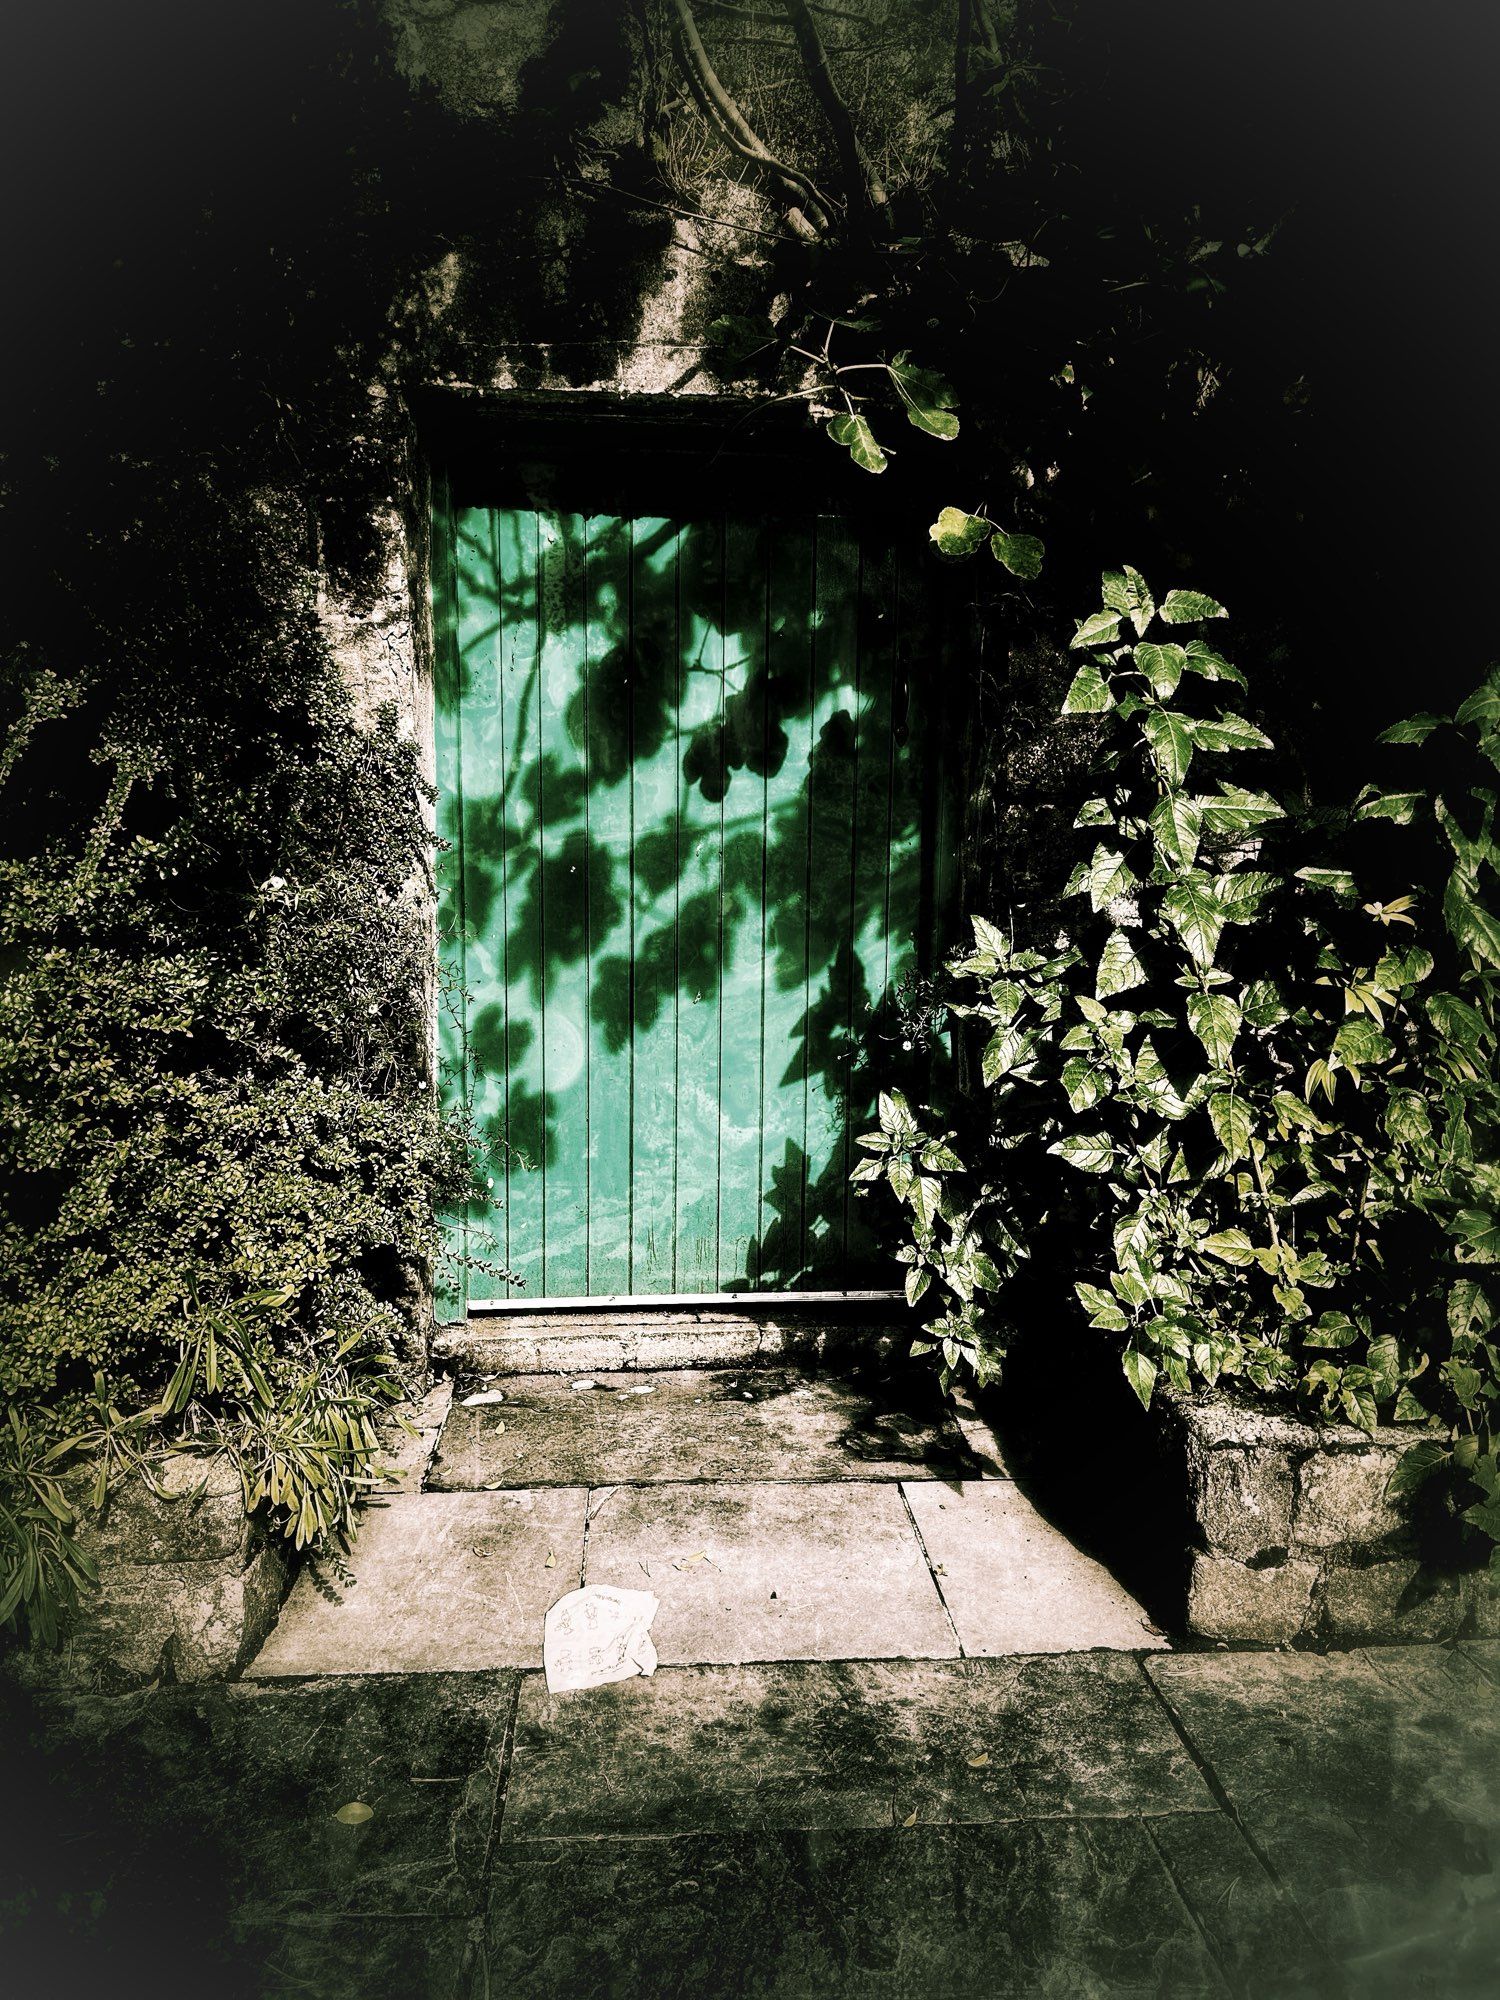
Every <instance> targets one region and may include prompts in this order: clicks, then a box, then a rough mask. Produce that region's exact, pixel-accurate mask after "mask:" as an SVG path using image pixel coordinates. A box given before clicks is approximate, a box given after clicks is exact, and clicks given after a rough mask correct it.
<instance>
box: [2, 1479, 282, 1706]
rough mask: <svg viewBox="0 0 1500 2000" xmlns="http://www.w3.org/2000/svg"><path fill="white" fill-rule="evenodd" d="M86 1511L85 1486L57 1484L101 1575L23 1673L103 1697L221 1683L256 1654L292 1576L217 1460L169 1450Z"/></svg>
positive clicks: (88, 1482)
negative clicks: (153, 1684)
mask: <svg viewBox="0 0 1500 2000" xmlns="http://www.w3.org/2000/svg"><path fill="white" fill-rule="evenodd" d="M153 1473H154V1476H155V1477H156V1480H157V1482H158V1484H159V1485H160V1486H161V1487H162V1488H163V1490H164V1493H165V1496H166V1497H162V1496H161V1495H159V1494H157V1493H153V1492H152V1490H151V1488H150V1487H149V1486H148V1485H147V1484H146V1482H145V1481H144V1480H143V1479H142V1478H140V1477H139V1476H138V1475H133V1476H131V1477H129V1478H127V1479H123V1480H121V1481H119V1482H117V1484H116V1485H115V1486H113V1487H112V1488H111V1489H110V1491H109V1492H108V1493H107V1494H106V1496H105V1501H104V1505H103V1507H102V1508H99V1509H97V1510H95V1509H94V1508H93V1506H92V1505H91V1504H90V1502H91V1499H92V1494H91V1490H90V1489H91V1488H92V1484H93V1479H92V1476H91V1475H88V1474H83V1473H80V1474H77V1475H75V1476H74V1477H73V1478H72V1479H70V1480H69V1481H68V1482H67V1487H68V1497H69V1499H70V1501H71V1502H72V1504H73V1506H74V1508H75V1510H76V1511H77V1513H78V1516H79V1527H78V1530H77V1539H78V1542H79V1544H80V1546H81V1547H82V1548H83V1549H84V1550H85V1551H86V1552H87V1554H89V1555H90V1556H92V1558H93V1560H94V1562H95V1563H96V1564H97V1566H98V1570H99V1585H98V1588H97V1590H95V1591H91V1592H88V1593H87V1594H86V1596H85V1598H84V1601H83V1603H82V1604H81V1605H80V1606H79V1609H78V1611H77V1613H76V1615H75V1617H74V1619H73V1621H72V1624H71V1626H70V1629H69V1631H68V1634H67V1637H66V1639H65V1642H64V1645H63V1647H62V1650H61V1651H60V1653H58V1654H56V1655H33V1656H32V1661H31V1669H30V1670H31V1671H32V1672H34V1673H36V1674H38V1675H45V1676H46V1677H47V1678H48V1679H51V1680H59V1681H62V1682H64V1683H68V1684H72V1685H88V1686H99V1687H105V1688H108V1689H118V1688H124V1687H138V1686H141V1685H143V1684H144V1683H146V1682H148V1681H156V1680H165V1681H208V1680H220V1679H223V1678H224V1677H225V1676H227V1675H230V1674H235V1673H238V1672H239V1671H240V1670H241V1669H242V1668H243V1667H245V1666H246V1665H247V1664H248V1663H249V1661H250V1660H251V1659H252V1658H253V1657H254V1655H255V1653H256V1652H257V1651H258V1650H259V1648H260V1646H261V1645H262V1644H263V1642H264V1640H265V1638H266V1635H267V1633H268V1632H269V1631H270V1630H271V1627H272V1626H273V1625H274V1624H275V1622H276V1616H277V1613H278V1612H279V1610H280V1608H281V1601H282V1598H283V1597H284V1596H285V1594H286V1589H287V1583H288V1579H289V1575H290V1568H291V1564H290V1555H289V1550H288V1546H287V1544H286V1543H285V1542H284V1541H283V1540H282V1539H281V1538H280V1537H276V1538H272V1537H270V1536H268V1535H267V1534H266V1531H265V1530H264V1528H262V1527H260V1526H259V1525H258V1524H257V1523H255V1522H252V1521H250V1520H248V1519H247V1518H246V1515H245V1503H244V1496H243V1494H242V1492H241V1489H240V1480H239V1474H238V1473H237V1472H236V1471H235V1469H234V1467H233V1465H231V1464H230V1463H229V1462H228V1461H227V1460H225V1459H222V1458H206V1457H203V1456H201V1455H195V1454H193V1453H191V1452H173V1453H171V1454H169V1455H168V1456H167V1457H166V1458H164V1459H162V1460H161V1461H159V1462H158V1463H156V1464H155V1465H154V1466H153Z"/></svg>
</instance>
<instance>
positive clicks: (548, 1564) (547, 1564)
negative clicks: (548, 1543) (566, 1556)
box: [542, 1549, 557, 1569]
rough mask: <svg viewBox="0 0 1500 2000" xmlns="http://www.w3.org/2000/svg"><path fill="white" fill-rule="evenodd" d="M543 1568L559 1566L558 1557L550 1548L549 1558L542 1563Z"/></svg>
mask: <svg viewBox="0 0 1500 2000" xmlns="http://www.w3.org/2000/svg"><path fill="white" fill-rule="evenodd" d="M542 1568H543V1569H556V1568H557V1557H556V1556H555V1555H553V1553H552V1551H551V1549H548V1551H547V1560H546V1561H545V1562H544V1563H543V1564H542Z"/></svg>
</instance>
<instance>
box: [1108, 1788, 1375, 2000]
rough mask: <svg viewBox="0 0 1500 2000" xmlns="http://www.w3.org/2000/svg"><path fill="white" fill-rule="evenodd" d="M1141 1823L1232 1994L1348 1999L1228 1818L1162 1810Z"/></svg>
mask: <svg viewBox="0 0 1500 2000" xmlns="http://www.w3.org/2000/svg"><path fill="white" fill-rule="evenodd" d="M1145 1826H1146V1831H1147V1833H1148V1834H1149V1835H1150V1837H1151V1844H1152V1846H1153V1847H1154V1848H1155V1849H1156V1851H1157V1853H1158V1854H1159V1855H1160V1856H1161V1858H1162V1861H1163V1863H1164V1865H1165V1867H1166V1869H1167V1872H1168V1874H1169V1875H1170V1876H1171V1878H1172V1881H1173V1883H1174V1884H1175V1886H1176V1888H1177V1891H1178V1894H1179V1895H1180V1896H1181V1897H1182V1899H1183V1901H1184V1902H1185V1903H1186V1904H1187V1906H1188V1908H1189V1909H1190V1910H1191V1911H1192V1913H1193V1916H1194V1917H1195V1918H1196V1920H1197V1922H1198V1925H1199V1927H1200V1929H1201V1930H1202V1932H1203V1936H1204V1941H1205V1942H1206V1944H1207V1945H1208V1948H1209V1950H1210V1951H1211V1952H1212V1953H1213V1956H1214V1961H1215V1963H1216V1964H1217V1965H1218V1967H1219V1969H1220V1971H1221V1972H1223V1973H1224V1974H1225V1976H1226V1977H1227V1979H1228V1980H1229V1983H1230V1985H1231V1987H1232V1988H1233V1990H1234V1991H1235V1992H1236V1993H1241V1994H1245V1995H1247V1996H1249V2000H1292V1996H1294V1995H1297V1996H1308V2000H1310V1996H1312V1995H1315V1994H1316V1995H1326V1996H1327V2000H1349V1996H1348V1989H1347V1985H1346V1982H1345V1980H1344V1978H1343V1975H1342V1974H1341V1973H1340V1972H1339V1970H1338V1968H1337V1967H1336V1966H1335V1965H1334V1963H1333V1961H1332V1960H1331V1959H1330V1958H1329V1957H1328V1955H1327V1953H1326V1952H1324V1951H1323V1950H1322V1948H1321V1947H1320V1946H1319V1945H1318V1944H1317V1943H1316V1942H1315V1941H1314V1939H1313V1936H1312V1933H1311V1932H1310V1931H1309V1930H1308V1928H1307V1926H1306V1924H1305V1923H1304V1922H1303V1920H1302V1915H1301V1912H1300V1911H1299V1910H1298V1909H1297V1906H1296V1904H1295V1903H1294V1902H1293V1901H1292V1900H1291V1898H1290V1897H1289V1896H1288V1895H1287V1894H1286V1893H1285V1892H1284V1891H1283V1890H1282V1889H1281V1888H1280V1887H1279V1886H1278V1885H1277V1883H1276V1882H1275V1881H1274V1880H1273V1879H1272V1877H1271V1876H1270V1875H1269V1874H1268V1873H1267V1871H1266V1869H1265V1867H1264V1866H1263V1864H1262V1863H1261V1861H1260V1859H1259V1857H1258V1856H1257V1855H1256V1853H1255V1851H1254V1849H1253V1848H1252V1847H1251V1845H1250V1843H1249V1841H1247V1840H1246V1838H1245V1836H1244V1834H1243V1833H1242V1832H1241V1830H1240V1828H1239V1827H1237V1826H1236V1825H1235V1823H1234V1821H1233V1820H1232V1819H1230V1818H1229V1817H1228V1816H1227V1815H1226V1814H1223V1813H1218V1814H1214V1815H1209V1814H1207V1813H1195V1814H1193V1815H1191V1816H1189V1815H1187V1814H1184V1813H1163V1814H1161V1815H1159V1816H1158V1817H1155V1818H1152V1819H1149V1820H1147V1821H1146V1822H1145Z"/></svg>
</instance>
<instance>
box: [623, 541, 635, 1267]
mask: <svg viewBox="0 0 1500 2000" xmlns="http://www.w3.org/2000/svg"><path fill="white" fill-rule="evenodd" d="M625 633H626V641H625V657H626V660H627V662H628V665H627V669H626V671H627V673H628V675H629V680H628V688H629V694H628V697H627V699H626V703H625V796H626V800H627V802H628V808H629V813H630V877H629V880H630V890H629V903H630V917H629V940H630V942H629V945H628V947H627V953H626V956H627V958H628V961H629V966H630V970H629V972H628V973H627V974H626V978H625V1005H626V1010H627V1011H626V1016H625V1019H626V1030H627V1031H626V1038H625V1046H626V1050H627V1057H626V1063H627V1069H626V1074H627V1076H628V1078H629V1082H628V1085H627V1098H626V1113H625V1162H626V1164H625V1289H626V1291H627V1292H629V1293H631V1294H632V1295H633V1294H634V1292H635V895H636V885H635V693H636V660H635V519H634V517H633V516H628V517H627V518H626V522H625Z"/></svg>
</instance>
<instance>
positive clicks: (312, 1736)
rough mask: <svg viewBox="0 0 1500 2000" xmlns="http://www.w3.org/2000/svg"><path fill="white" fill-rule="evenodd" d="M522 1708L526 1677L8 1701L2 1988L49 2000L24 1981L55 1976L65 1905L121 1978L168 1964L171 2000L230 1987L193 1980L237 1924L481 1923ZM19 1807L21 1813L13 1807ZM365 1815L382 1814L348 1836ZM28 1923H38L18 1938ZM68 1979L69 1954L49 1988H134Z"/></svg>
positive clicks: (113, 1981) (161, 1978)
mask: <svg viewBox="0 0 1500 2000" xmlns="http://www.w3.org/2000/svg"><path fill="white" fill-rule="evenodd" d="M515 1692H516V1676H515V1674H513V1673H501V1674H426V1675H421V1676H416V1677H411V1676H380V1677H378V1678H373V1679H371V1678H363V1679H346V1678H340V1679H336V1680H324V1681H302V1682H297V1683H295V1684H291V1685H270V1684H260V1685H256V1684H251V1683H247V1682H241V1683H239V1684H232V1683H231V1684H229V1685H220V1686H217V1687H213V1688H203V1689H199V1688H158V1689H153V1690H150V1691H149V1692H140V1693H134V1694H130V1695H123V1696H99V1695H94V1696H78V1695H75V1696H73V1697H72V1698H66V1697H59V1696H56V1695H53V1696H50V1697H40V1696H37V1695H35V1694H32V1695H31V1696H30V1697H27V1698H21V1697H19V1696H18V1695H16V1694H15V1692H14V1691H12V1694H11V1697H10V1700H9V1702H8V1704H7V1712H6V1713H5V1715H4V1718H3V1726H4V1744H3V1752H0V1755H3V1761H4V1766H5V1768H4V1770H3V1771H0V1795H3V1796H5V1798H6V1801H7V1811H6V1812H5V1814H4V1815H3V1823H0V1937H3V1943H0V1952H3V1957H4V1962H5V1963H6V1965H7V1974H6V1977H5V1978H3V1979H0V1986H4V1987H5V1990H6V1991H7V1993H16V1994H17V1995H18V1996H19V1995H20V1994H21V1993H22V1992H23V1991H26V1992H29V1991H31V1990H32V1989H29V1988H24V1989H23V1988H20V1987H17V1986H16V1985H14V1984H11V1983H9V1982H10V1979H11V1978H12V1977H13V1967H14V1963H15V1961H16V1959H17V1956H18V1955H20V1956H21V1957H22V1958H25V1957H26V1956H28V1955H35V1956H37V1957H38V1959H39V1961H45V1960H46V1958H47V1956H48V1952H47V1938H48V1935H49V1928H50V1931H51V1934H52V1935H53V1936H54V1937H55V1936H56V1935H57V1932H58V1931H60V1930H61V1929H62V1925H61V1923H60V1922H59V1919H60V1918H62V1917H64V1916H65V1915H66V1913H67V1912H68V1910H69V1908H70V1906H71V1908H72V1909H73V1910H74V1911H76V1912H79V1913H86V1912H88V1911H90V1910H92V1911H94V1913H95V1921H96V1922H97V1924H98V1926H99V1927H100V1928H101V1929H104V1930H110V1931H112V1932H113V1934H114V1937H115V1952H114V1956H115V1960H116V1963H115V1967H114V1971H115V1974H116V1975H118V1973H119V1972H120V1970H121V1969H122V1965H123V1967H124V1968H126V1969H128V1968H129V1966H130V1964H131V1963H132V1960H133V1962H134V1964H135V1966H136V1969H138V1970H140V1971H142V1972H144V1971H145V1970H146V1969H147V1968H154V1971H153V1978H154V1980H155V1982H156V1983H155V1985H154V1986H153V1987H152V1989H151V1990H153V1991H155V1992H157V1993H165V1992H169V1991H183V1992H193V1991H204V1992H215V1993H216V1992H221V1991H225V1990H229V1989H228V1988H227V1987H226V1985H225V1983H224V1982H223V1981H222V1980H221V1979H220V1978H219V1977H218V1975H217V1972H216V1973H215V1976H214V1977H213V1978H212V1979H211V1980H209V1981H208V1983H206V1984H199V1983H197V1982H195V1980H194V1979H193V1978H191V1977H189V1976H188V1974H187V1972H186V1970H185V1964H186V1963H187V1962H190V1961H191V1960H192V1958H193V1956H194V1955H195V1954H202V1955H203V1957H204V1960H205V1962H206V1963H212V1962H214V1961H216V1960H218V1959H219V1958H220V1957H221V1956H222V1955H223V1953H224V1952H225V1950H226V1949H227V1944H226V1940H227V1939H228V1937H229V1934H230V1931H231V1929H232V1927H233V1926H235V1925H240V1924H244V1925H250V1926H252V1927H254V1928H255V1929H257V1930H258V1931H259V1932H261V1933H263V1934H265V1935H267V1936H270V1935H272V1934H273V1933H274V1932H276V1931H277V1930H278V1929H280V1928H282V1927H284V1926H286V1925H287V1924H289V1923H295V1922H298V1921H310V1920H324V1919H331V1918H334V1917H342V1918H345V1919H348V1920H351V1922H352V1921H354V1920H357V1919H360V1918H364V1917H373V1916H380V1917H399V1918H402V1919H405V1920H406V1921H407V1923H408V1925H409V1926H412V1925H415V1926H417V1927H420V1925H421V1924H423V1923H433V1924H435V1925H436V1924H439V1923H441V1922H442V1921H444V1920H447V1919H455V1920H466V1919H467V1918H468V1917H469V1916H470V1915H472V1913H473V1912H475V1911H476V1910H477V1909H479V1908H481V1907H482V1905H483V1901H484V1895H485V1887H484V1884H485V1863H486V1855H487V1852H488V1846H489V1841H490V1837H491V1832H492V1828H493V1826H494V1823H495V1819H496V1808H497V1803H498V1799H499V1791H500V1784H501V1778H502V1760H503V1754H504V1750H505V1746H506V1741H507V1737H508V1733H509V1728H510V1723H511V1718H512V1714H513V1710H514V1705H515ZM22 1799H24V1800H25V1811H24V1813H22V1812H21V1811H20V1810H12V1809H10V1808H11V1807H12V1806H14V1807H16V1808H18V1807H19V1805H20V1802H21V1800H22ZM355 1802H358V1803H360V1804H363V1805H366V1806H368V1807H369V1808H370V1815H369V1817H368V1818H367V1819H364V1820H363V1821H362V1822H361V1823H360V1824H347V1823H345V1822H343V1821H341V1820H340V1819H339V1818H338V1817H337V1815H338V1813H339V1812H340V1811H341V1810H342V1809H343V1808H345V1807H347V1806H349V1805H351V1804H353V1803H355ZM164 1900H165V1901H169V1902H170V1903H171V1905H172V1918H171V1921H170V1922H167V1923H163V1921H162V1919H161V1915H160V1907H159V1906H160V1905H161V1903H162V1902H163V1901H164ZM27 1912H30V1913H31V1914H32V1915H33V1916H34V1917H35V1919H36V1920H37V1921H36V1923H35V1924H34V1925H33V1927H32V1928H31V1929H30V1930H29V1931H28V1930H27V1929H26V1928H24V1927H22V1928H21V1929H20V1930H19V1932H18V1930H17V1928H16V1922H17V1920H18V1919H19V1918H20V1917H21V1916H22V1915H24V1914H26V1913H27ZM413 1934H414V1933H413ZM101 1970H103V1971H105V1972H106V1973H107V1972H108V1970H109V1968H108V1967H103V1968H101ZM174 1972H175V1973H180V1974H182V1977H183V1981H184V1983H183V1985H182V1986H181V1987H177V1986H175V1985H173V1984H172V1983H171V1978H170V1976H169V1975H171V1974H173V1973H174ZM64 1973H65V1965H64V1963H62V1962H60V1961H58V1960H56V1959H55V1958H54V1959H53V1961H52V1963H51V1966H50V1969H49V1976H48V1979H47V1982H46V1984H45V1985H39V1986H38V1987H37V1988H35V1989H34V1990H35V1991H36V1993H37V1994H38V1995H39V1996H40V1995H41V1994H44V1993H45V1994H53V1993H57V1994H72V1993H75V1992H78V1993H82V1992H85V1991H90V1990H98V1991H101V1992H102V1991H111V1992H114V1991H118V1990H119V1986H118V1978H117V1977H110V1978H107V1979H106V1981H105V1983H104V1984H102V1985H100V1986H99V1987H97V1988H91V1987H89V1986H87V1985H84V1984H77V1983H72V1982H70V1980H69V1979H68V1978H67V1977H66V1976H64ZM128 1990H129V1991H131V1992H134V1991H136V1990H137V1988H136V1987H135V1986H134V1985H130V1986H129V1988H128ZM315 1990H316V1989H315Z"/></svg>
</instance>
